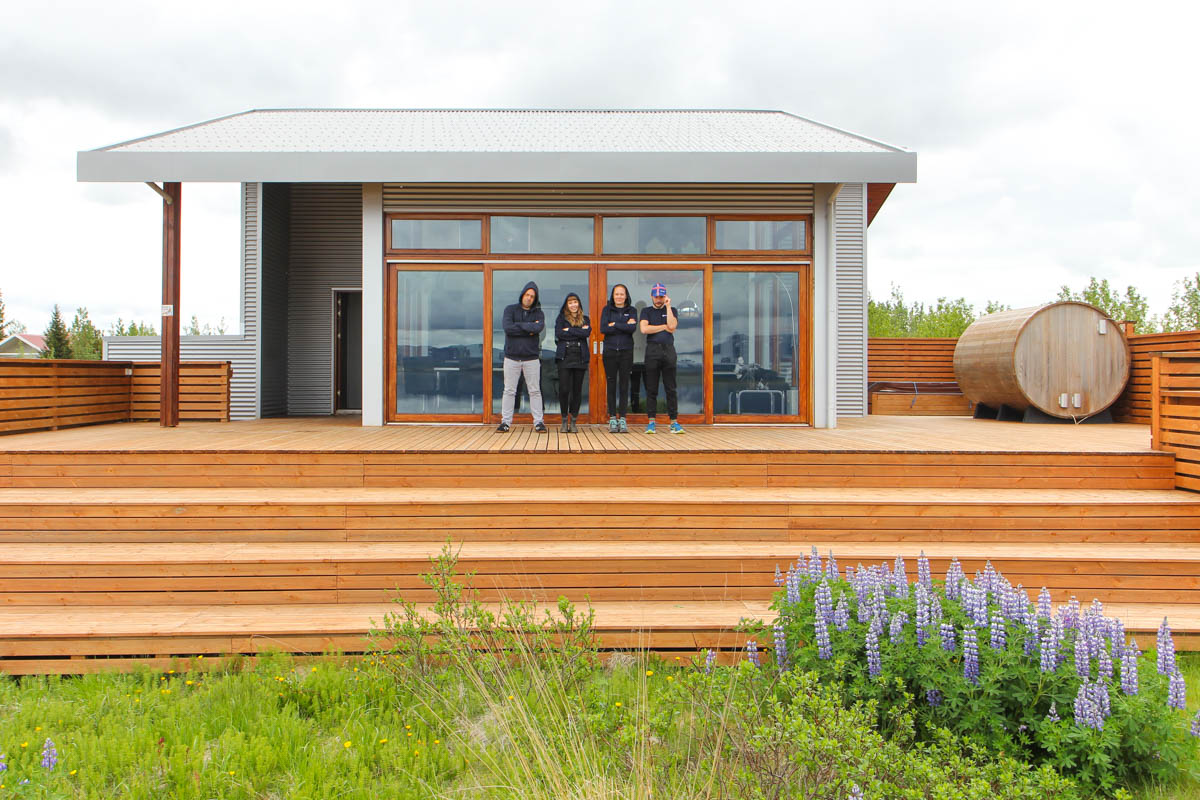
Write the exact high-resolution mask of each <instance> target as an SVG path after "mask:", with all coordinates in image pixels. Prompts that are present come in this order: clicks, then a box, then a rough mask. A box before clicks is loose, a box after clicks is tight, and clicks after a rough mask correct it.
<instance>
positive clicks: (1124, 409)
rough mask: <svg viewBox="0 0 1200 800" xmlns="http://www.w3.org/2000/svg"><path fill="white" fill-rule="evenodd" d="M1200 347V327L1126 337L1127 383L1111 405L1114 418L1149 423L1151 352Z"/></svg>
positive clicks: (1186, 349)
mask: <svg viewBox="0 0 1200 800" xmlns="http://www.w3.org/2000/svg"><path fill="white" fill-rule="evenodd" d="M1193 350H1200V330H1196V331H1179V332H1176V333H1144V334H1135V335H1133V336H1130V337H1129V352H1130V355H1131V356H1132V360H1131V362H1130V365H1129V385H1128V386H1126V387H1125V391H1124V392H1123V393H1122V394H1121V396H1120V397H1119V398H1117V402H1116V403H1114V404H1113V407H1112V414H1113V420H1115V421H1116V422H1136V423H1140V424H1143V425H1149V424H1150V405H1151V400H1150V371H1151V367H1150V359H1151V356H1152V355H1153V354H1154V353H1162V352H1167V351H1176V352H1183V351H1193Z"/></svg>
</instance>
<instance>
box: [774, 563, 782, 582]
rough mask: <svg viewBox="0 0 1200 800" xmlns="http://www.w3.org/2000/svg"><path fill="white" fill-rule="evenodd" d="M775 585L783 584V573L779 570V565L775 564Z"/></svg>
mask: <svg viewBox="0 0 1200 800" xmlns="http://www.w3.org/2000/svg"><path fill="white" fill-rule="evenodd" d="M775 585H776V586H783V573H782V572H780V571H779V565H778V564H776V565H775Z"/></svg>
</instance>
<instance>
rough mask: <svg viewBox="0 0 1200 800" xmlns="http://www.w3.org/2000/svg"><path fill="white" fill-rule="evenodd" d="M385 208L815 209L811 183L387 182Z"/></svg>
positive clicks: (795, 210)
mask: <svg viewBox="0 0 1200 800" xmlns="http://www.w3.org/2000/svg"><path fill="white" fill-rule="evenodd" d="M383 208H384V211H405V210H412V209H415V208H428V209H439V210H442V211H450V210H455V209H470V210H507V211H520V210H529V211H532V210H543V211H544V210H546V209H554V208H578V209H586V210H589V211H591V210H595V211H638V210H654V211H659V212H661V211H663V210H675V209H678V210H690V211H700V210H703V211H710V212H722V211H730V212H737V213H748V212H772V211H775V212H786V213H793V214H811V213H812V210H813V185H812V184H811V183H771V184H766V183H582V184H581V183H385V184H384V185H383Z"/></svg>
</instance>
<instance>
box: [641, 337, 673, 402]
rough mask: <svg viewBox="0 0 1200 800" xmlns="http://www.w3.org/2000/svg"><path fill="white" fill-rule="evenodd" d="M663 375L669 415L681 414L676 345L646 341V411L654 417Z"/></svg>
mask: <svg viewBox="0 0 1200 800" xmlns="http://www.w3.org/2000/svg"><path fill="white" fill-rule="evenodd" d="M659 376H662V383H663V389H665V390H666V393H667V416H668V417H670V418H671V419H672V420H674V419H675V418H676V417H677V416H679V397H678V395H677V393H676V391H675V347H674V346H673V345H669V344H667V345H663V344H658V343H657V342H647V343H646V413H647V414H648V415H649V416H650V419H654V416H655V412H657V411H658V379H659Z"/></svg>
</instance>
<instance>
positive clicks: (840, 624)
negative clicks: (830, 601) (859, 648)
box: [833, 594, 850, 631]
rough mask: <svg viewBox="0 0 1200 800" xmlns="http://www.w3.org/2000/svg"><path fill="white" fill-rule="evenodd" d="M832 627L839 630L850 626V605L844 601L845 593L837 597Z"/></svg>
mask: <svg viewBox="0 0 1200 800" xmlns="http://www.w3.org/2000/svg"><path fill="white" fill-rule="evenodd" d="M833 627H835V628H837V629H838V630H839V631H844V630H847V629H848V628H849V627H850V606H849V605H848V604H847V603H846V595H844V594H843V595H841V596H839V597H838V602H837V607H835V608H834V609H833Z"/></svg>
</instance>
